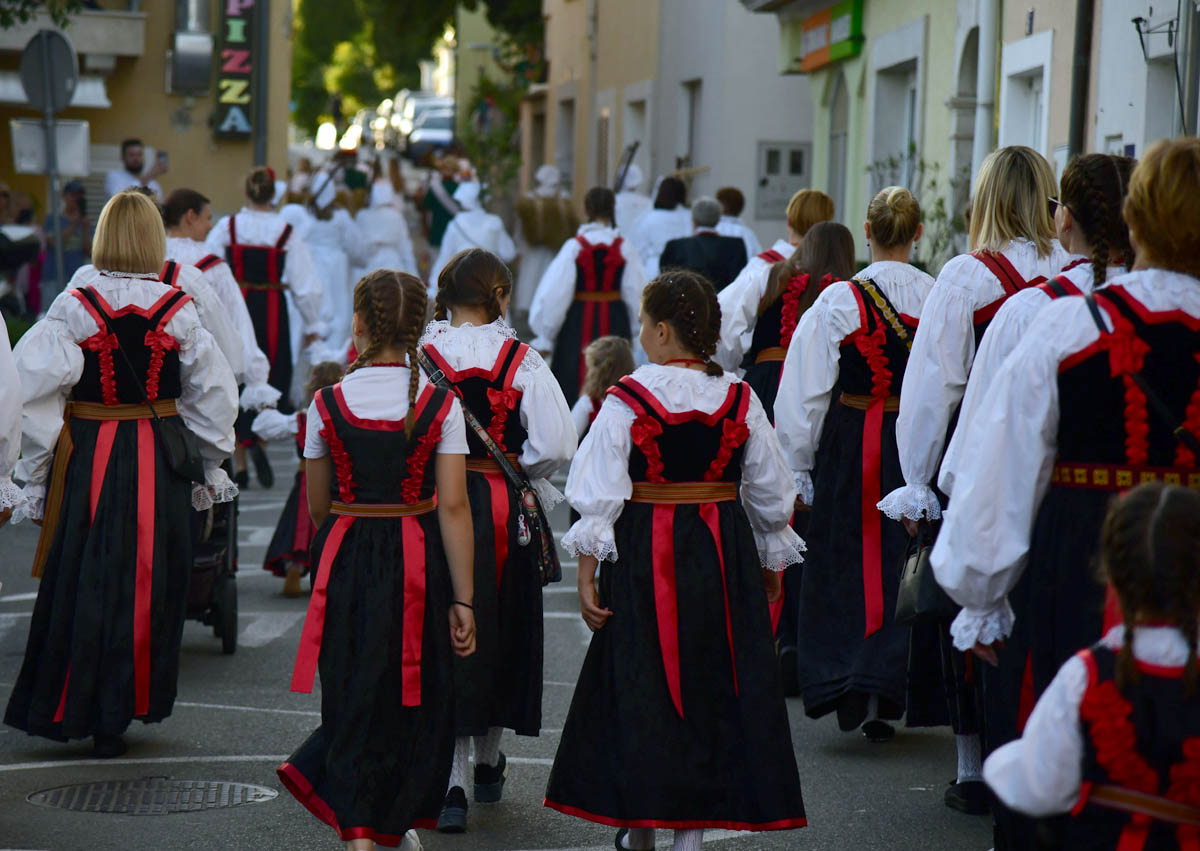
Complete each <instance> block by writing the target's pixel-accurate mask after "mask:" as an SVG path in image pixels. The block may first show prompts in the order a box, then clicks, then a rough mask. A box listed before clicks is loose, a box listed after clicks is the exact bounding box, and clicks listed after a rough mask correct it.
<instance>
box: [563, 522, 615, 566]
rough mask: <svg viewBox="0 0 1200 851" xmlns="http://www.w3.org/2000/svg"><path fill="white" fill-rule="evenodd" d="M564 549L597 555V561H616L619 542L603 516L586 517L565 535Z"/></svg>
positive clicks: (610, 525)
mask: <svg viewBox="0 0 1200 851" xmlns="http://www.w3.org/2000/svg"><path fill="white" fill-rule="evenodd" d="M562 546H563V549H564V550H566V551H567V552H569V553H571V554H572V555H575V556H595V558H596V560H597V561H616V558H617V542H616V541H615V540H613V527H612V524H611V523H606V522H605V521H604V518H602V517H584V518H582V519H581V520H578V521H576V523H575V525H574V526H572V527H571V529H570V531H569V532H567V534H566V535H564V536H563V539H562Z"/></svg>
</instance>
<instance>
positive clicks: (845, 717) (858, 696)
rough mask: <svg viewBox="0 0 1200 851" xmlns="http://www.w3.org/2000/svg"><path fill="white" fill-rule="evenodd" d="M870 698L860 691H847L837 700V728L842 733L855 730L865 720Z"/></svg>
mask: <svg viewBox="0 0 1200 851" xmlns="http://www.w3.org/2000/svg"><path fill="white" fill-rule="evenodd" d="M869 701H870V698H869V697H867V695H866V694H865V693H864V692H861V691H848V692H846V693H845V694H843V695H842V696H841V697H840V698H838V704H837V719H838V727H839V728H840V729H841V731H842V732H843V733H849V732H850V731H851V730H857V729H858V728H859V727H861V726H862V723H863V721H865V720H866V718H867V708H868V706H867V704H868V703H869Z"/></svg>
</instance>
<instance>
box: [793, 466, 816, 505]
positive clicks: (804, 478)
mask: <svg viewBox="0 0 1200 851" xmlns="http://www.w3.org/2000/svg"><path fill="white" fill-rule="evenodd" d="M794 475H795V477H796V497H797V498H798V499H799V500H800V501H801V502H803V503H804V504H805V505H808V506H811V505H812V501H813V480H812V473H810V472H809V471H808V470H805V471H803V472H800V473H795V474H794Z"/></svg>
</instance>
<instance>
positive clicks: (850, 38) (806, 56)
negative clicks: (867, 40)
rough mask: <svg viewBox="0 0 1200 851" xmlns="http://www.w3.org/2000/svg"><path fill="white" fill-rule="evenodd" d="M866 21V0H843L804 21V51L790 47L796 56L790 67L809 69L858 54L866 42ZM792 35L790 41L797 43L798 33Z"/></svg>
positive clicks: (801, 48) (802, 41)
mask: <svg viewBox="0 0 1200 851" xmlns="http://www.w3.org/2000/svg"><path fill="white" fill-rule="evenodd" d="M862 25H863V0H842V2H841V3H835V4H834V5H833V6H831V7H829V8H828V9H825V10H824V11H822V12H817V13H816V14H815V15H811V16H810V17H808V18H805V19H804V20H802V21H800V22H799V29H800V33H799V41H800V44H799V47H800V51H799V52H800V55H799V56H795V51H794V50H793V51H790V56H792V57H793V58H792V61H791V63H790V65H789V67H788V70H789V71H792V72H796V71H798V72H800V73H805V72H808V71H814V70H816V69H817V68H821V67H823V66H825V65H828V64H829V63H831V62H837V61H838V60H840V59H849V58H850V57H852V56H858V54H859V53H861V52H862V45H863V28H862ZM793 26H795V25H793ZM790 36H791V38H790V39H789V41H790V42H791V43H792V44H794V43H795V33H794V32H793V33H791V34H790ZM785 37H786V36H785Z"/></svg>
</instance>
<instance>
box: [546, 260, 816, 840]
mask: <svg viewBox="0 0 1200 851" xmlns="http://www.w3.org/2000/svg"><path fill="white" fill-rule="evenodd" d="M640 320H641V342H642V345H643V346H644V347H645V351H646V354H647V355H648V356H649V358H650V363H649V364H648V365H646V366H643V367H640V368H639V369H637V370H636V371H634V373H633V374H632V375H629V376H627V377H625V378H623V379H621V380H620V381H618V382H617V384H616V385H615V386H614V387H613V388H611V389H610V390H609V393H608V396H607V397H606V398H605V400H604V405H603V406H602V407H601V409H600V414H599V415H598V416H597V417H596V421H595V422H594V423H593V424H592V428H591V431H590V432H589V433H588V436H587V438H586V439H585V440H584V442H583V445H582V447H581V448H580V450H579V453H578V455H577V456H576V458H575V461H574V463H573V464H572V465H571V473H570V476H569V478H568V479H567V496H568V499H569V500H570V502H571V504H572V505H573V506H574V507H575V509H576V510H578V511H579V512H580V514H581V515H582V519H580V520H579V521H578V522H577V523H575V524H574V525H573V526H572V527H571V530H570V532H568V533H567V536H566V537H565V538H564V539H563V546H564V547H565V548H566V549H568V550H570V551H571V552H573V553H575V554H576V555H577V556H579V579H578V583H579V601H580V609H581V611H582V614H583V619H584V621H585V623H587V625H588V627H589V628H590V629H591V630H592V631H593V633H594V635H593V636H592V642H591V646H590V647H589V649H588V653H587V658H586V659H585V661H584V663H583V670H582V671H581V672H580V675H579V681H578V684H577V685H576V687H575V696H574V698H573V700H572V701H571V710H570V712H569V714H568V716H567V721H566V726H565V727H564V729H563V733H562V739H561V743H560V745H559V748H558V753H557V754H556V756H555V759H554V767H553V769H551V772H550V782H549V786H548V788H547V791H546V806H548V807H552V808H554V809H556V810H559V811H560V812H563V813H566V814H567V815H573V816H576V817H579V818H583V819H587V820H588V821H594V822H598V823H600V824H606V825H611V826H613V827H618V828H620V831H619V832H618V834H617V837H616V842H617V847H618V848H625V849H650V848H653V847H654V829H655V828H658V827H662V828H671V829H674V831H675V839H674V849H675V851H699V849H700V847H701V842H702V841H703V832H704V828H706V827H710V828H716V827H721V828H730V829H734V830H786V829H790V828H797V827H803V826H804V824H805V817H804V803H803V800H802V799H801V795H800V780H799V776H798V773H797V770H796V760H795V755H794V753H793V751H792V746H791V733H790V730H789V727H788V718H787V708H786V706H785V704H784V700H783V694H782V692H781V690H780V683H779V668H778V665H777V663H776V660H775V649H774V643H773V641H772V639H771V625H770V617H769V614H768V611H767V604H768V600H769V599H771V598H777V597H778V595H779V572H778V571H782V570H783V569H784V568H785V567H786V566H787V565H789V564H797V563H799V562H800V561H801V555H800V554H801V551H802V550H803V549H804V542H803V541H801V540H800V538H799V537H798V536H797V535H796V533H795V532H794V531H793V530H792V528H791V527H790V526H789V525H788V521H789V520H790V518H791V515H792V507H793V503H794V499H795V491H794V490H793V487H792V477H791V473H790V472H789V471H788V468H787V463H786V462H785V461H784V458H783V453H782V451H781V450H780V448H779V441H778V439H777V438H776V437H775V431H774V429H773V428H772V427H771V424H770V422H768V421H767V417H766V414H765V413H764V412H763V408H762V404H761V403H760V402H759V401H758V397H756V396H755V395H754V391H753V390H751V389H750V387H749V386H748V385H747V384H745V383H744V382H742V381H739V380H738V379H737V377H736V376H734V375H731V374H728V373H725V372H723V371H722V369H721V367H720V366H719V365H718V364H716V363H715V362H714V361H713V360H712V354H713V351H714V350H715V349H716V345H717V335H718V334H719V333H720V328H721V310H720V307H719V306H718V304H717V295H716V292H715V291H714V290H713V287H712V284H710V283H709V282H708V281H707V280H706V279H705V278H704V277H702V276H700V275H698V274H696V273H694V272H690V271H684V270H676V271H672V272H667V273H665V274H663V275H661V276H659V277H658V278H656V279H655V280H653V281H651V282H650V283H649V284H648V285H647V287H646V290H645V293H644V294H643V296H642V308H641V317H640ZM602 561H603V562H604V569H603V570H602V571H601V572H600V580H599V587H597V583H596V579H595V575H596V570H597V567H598V566H599V563H600V562H602Z"/></svg>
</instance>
